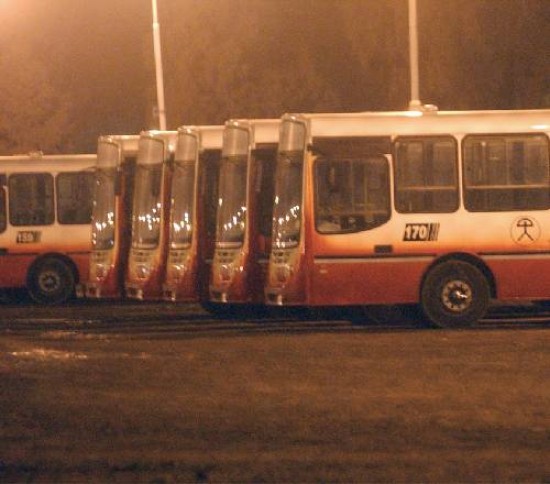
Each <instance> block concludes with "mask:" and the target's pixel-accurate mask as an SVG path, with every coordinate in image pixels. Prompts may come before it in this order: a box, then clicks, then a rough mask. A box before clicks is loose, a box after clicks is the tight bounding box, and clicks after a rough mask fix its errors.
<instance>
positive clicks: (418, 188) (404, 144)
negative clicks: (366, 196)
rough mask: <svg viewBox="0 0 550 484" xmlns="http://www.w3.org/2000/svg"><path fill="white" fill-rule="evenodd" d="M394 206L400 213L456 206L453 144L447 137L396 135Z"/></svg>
mask: <svg viewBox="0 0 550 484" xmlns="http://www.w3.org/2000/svg"><path fill="white" fill-rule="evenodd" d="M394 166H395V175H396V176H395V207H396V210H397V211H398V212H401V213H450V212H454V211H456V210H457V209H458V205H459V196H458V175H457V173H458V166H457V148H456V143H455V141H454V139H453V138H451V137H443V136H441V137H426V138H417V137H415V138H407V137H400V138H399V139H398V140H397V142H396V148H395V165H394Z"/></svg>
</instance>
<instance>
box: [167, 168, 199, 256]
mask: <svg viewBox="0 0 550 484" xmlns="http://www.w3.org/2000/svg"><path fill="white" fill-rule="evenodd" d="M194 195H195V163H194V162H193V161H191V162H179V163H176V164H175V166H174V173H173V175H172V213H171V223H170V247H171V248H173V249H177V248H184V247H187V246H189V244H191V237H192V235H193V209H194V199H195V196H194Z"/></svg>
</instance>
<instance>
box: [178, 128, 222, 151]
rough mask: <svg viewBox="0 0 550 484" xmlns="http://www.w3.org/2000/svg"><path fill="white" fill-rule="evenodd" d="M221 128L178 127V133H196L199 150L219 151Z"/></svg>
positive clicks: (220, 146)
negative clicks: (198, 140) (199, 141)
mask: <svg viewBox="0 0 550 484" xmlns="http://www.w3.org/2000/svg"><path fill="white" fill-rule="evenodd" d="M223 130H224V127H223V126H217V125H216V126H194V125H189V126H180V127H179V128H178V132H181V133H185V132H189V133H197V134H199V135H200V140H201V146H200V148H201V150H208V149H221V148H222V145H223Z"/></svg>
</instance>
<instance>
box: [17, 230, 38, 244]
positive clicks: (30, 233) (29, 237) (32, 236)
mask: <svg viewBox="0 0 550 484" xmlns="http://www.w3.org/2000/svg"><path fill="white" fill-rule="evenodd" d="M41 235H42V232H39V231H38V230H22V231H19V232H17V238H16V243H18V244H37V243H38V242H40V237H41Z"/></svg>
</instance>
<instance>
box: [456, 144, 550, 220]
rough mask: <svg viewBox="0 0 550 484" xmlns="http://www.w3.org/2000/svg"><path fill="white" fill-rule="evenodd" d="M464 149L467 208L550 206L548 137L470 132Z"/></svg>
mask: <svg viewBox="0 0 550 484" xmlns="http://www.w3.org/2000/svg"><path fill="white" fill-rule="evenodd" d="M463 150H464V205H465V207H466V209H467V210H469V211H472V212H480V211H489V212H491V211H506V210H508V211H513V210H546V209H548V208H550V193H549V189H550V173H549V169H550V167H549V158H548V138H546V137H545V136H540V135H502V136H495V135H471V136H467V137H466V138H465V139H464V144H463Z"/></svg>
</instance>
